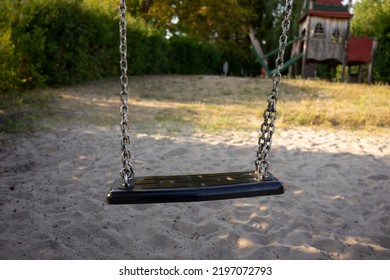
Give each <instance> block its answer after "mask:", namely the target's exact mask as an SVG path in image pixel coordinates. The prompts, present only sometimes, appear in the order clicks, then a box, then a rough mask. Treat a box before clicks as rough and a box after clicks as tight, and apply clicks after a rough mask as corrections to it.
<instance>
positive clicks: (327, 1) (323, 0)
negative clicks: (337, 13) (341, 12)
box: [316, 0, 343, 6]
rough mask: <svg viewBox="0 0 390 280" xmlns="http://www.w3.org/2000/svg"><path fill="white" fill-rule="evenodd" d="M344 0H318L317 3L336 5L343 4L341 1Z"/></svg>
mask: <svg viewBox="0 0 390 280" xmlns="http://www.w3.org/2000/svg"><path fill="white" fill-rule="evenodd" d="M341 1H342V0H317V1H316V4H317V5H327V6H329V5H334V6H343V4H342V3H341Z"/></svg>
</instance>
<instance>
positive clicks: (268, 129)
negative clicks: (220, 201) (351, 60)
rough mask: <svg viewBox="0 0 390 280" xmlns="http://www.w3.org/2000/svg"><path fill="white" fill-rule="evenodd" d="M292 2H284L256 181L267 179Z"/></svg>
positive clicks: (262, 130)
mask: <svg viewBox="0 0 390 280" xmlns="http://www.w3.org/2000/svg"><path fill="white" fill-rule="evenodd" d="M293 2H294V1H293V0H286V5H285V14H284V19H283V21H282V25H281V26H282V35H281V36H280V37H279V51H278V56H277V58H276V61H275V65H276V71H275V73H274V74H273V76H272V84H273V85H272V90H271V94H270V96H269V97H268V106H267V108H266V109H265V110H264V113H263V117H264V122H263V123H262V125H261V127H260V132H261V134H260V136H259V142H258V144H259V147H258V150H257V158H256V161H255V167H256V176H257V179H258V180H261V181H264V180H266V179H267V177H268V169H269V162H268V154H269V151H270V149H271V145H272V135H273V134H274V132H275V119H276V116H277V111H276V103H277V100H278V98H277V95H278V91H279V83H280V78H281V76H282V75H281V74H280V69H281V67H282V66H283V63H284V51H285V48H286V43H287V31H288V30H289V29H290V19H289V18H290V15H291V12H292V7H293Z"/></svg>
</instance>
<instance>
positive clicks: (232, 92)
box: [0, 75, 390, 134]
mask: <svg viewBox="0 0 390 280" xmlns="http://www.w3.org/2000/svg"><path fill="white" fill-rule="evenodd" d="M119 88H120V87H119V84H118V79H108V80H103V81H94V82H89V83H85V84H81V85H77V86H71V87H66V88H63V89H56V90H55V89H52V90H46V91H36V92H26V93H20V94H19V95H15V96H8V97H7V98H6V99H4V100H5V102H4V103H3V100H2V105H1V107H0V110H1V111H0V120H1V122H2V123H8V124H7V125H5V126H4V125H3V124H2V125H1V126H0V129H2V130H5V131H11V132H12V131H18V128H19V127H21V128H22V131H23V130H25V129H26V127H25V126H26V125H29V124H31V123H37V124H39V125H34V127H35V128H36V127H39V128H45V127H53V126H66V125H69V126H72V125H88V124H96V125H103V126H106V125H118V122H119V117H120V116H119V100H118V96H117V94H118V92H119ZM270 88H271V81H270V80H268V79H265V80H262V79H258V78H238V77H229V78H226V77H222V76H182V75H172V76H139V77H131V78H130V88H129V91H130V100H129V103H130V114H129V119H130V122H131V125H132V127H135V128H137V129H139V130H142V131H146V132H149V131H156V130H158V131H167V132H186V131H188V132H205V133H218V132H221V131H223V130H235V131H256V130H258V128H259V126H260V124H261V122H262V114H263V111H264V109H265V107H266V101H267V96H268V94H269V91H270ZM11 97H12V98H11ZM20 99H22V100H23V101H20ZM18 100H19V101H18ZM18 112H31V113H27V116H28V117H27V119H26V118H25V117H22V118H21V119H18V118H13V117H12V115H13V114H17V113H18ZM278 113H279V114H278V119H277V126H278V127H295V126H310V127H318V128H322V129H324V128H335V129H344V130H353V131H368V132H370V133H372V132H374V133H386V134H389V131H390V129H389V128H390V88H389V86H386V85H371V86H368V85H356V84H340V83H329V82H325V81H313V80H288V79H283V80H282V83H281V86H280V93H279V102H278ZM27 120H28V121H27ZM32 120H34V121H33V122H31V121H32ZM4 127H5V129H4Z"/></svg>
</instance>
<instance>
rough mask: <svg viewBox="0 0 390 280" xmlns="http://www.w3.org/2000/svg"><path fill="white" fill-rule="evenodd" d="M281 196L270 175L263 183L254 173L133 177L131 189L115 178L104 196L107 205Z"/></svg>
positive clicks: (276, 183) (274, 180)
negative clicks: (105, 196)
mask: <svg viewBox="0 0 390 280" xmlns="http://www.w3.org/2000/svg"><path fill="white" fill-rule="evenodd" d="M282 193H284V187H283V184H282V183H281V182H280V181H279V180H278V179H276V178H275V177H274V176H273V175H272V174H269V176H268V177H267V179H266V180H264V181H260V180H257V179H256V178H255V172H254V171H253V172H232V173H215V174H198V175H178V176H148V177H135V178H134V179H133V182H132V186H131V187H125V186H124V184H123V179H117V180H116V181H115V182H114V183H113V184H112V186H111V189H110V191H109V192H108V193H107V202H108V203H110V204H141V203H168V202H190V201H206V200H219V199H231V198H242V197H253V196H265V195H276V194H282Z"/></svg>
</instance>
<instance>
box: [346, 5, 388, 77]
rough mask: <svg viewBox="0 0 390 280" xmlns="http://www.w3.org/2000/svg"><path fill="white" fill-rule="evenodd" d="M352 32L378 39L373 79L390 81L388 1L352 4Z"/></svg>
mask: <svg viewBox="0 0 390 280" xmlns="http://www.w3.org/2000/svg"><path fill="white" fill-rule="evenodd" d="M351 25H352V26H351V28H352V33H353V34H356V35H362V36H363V35H368V36H371V37H376V38H377V39H378V49H377V52H376V55H375V62H374V80H376V81H382V82H386V83H389V82H390V69H389V65H390V1H387V0H361V1H360V2H357V3H356V4H355V5H354V18H353V20H352V24H351Z"/></svg>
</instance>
